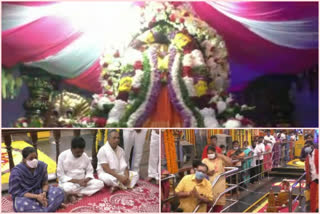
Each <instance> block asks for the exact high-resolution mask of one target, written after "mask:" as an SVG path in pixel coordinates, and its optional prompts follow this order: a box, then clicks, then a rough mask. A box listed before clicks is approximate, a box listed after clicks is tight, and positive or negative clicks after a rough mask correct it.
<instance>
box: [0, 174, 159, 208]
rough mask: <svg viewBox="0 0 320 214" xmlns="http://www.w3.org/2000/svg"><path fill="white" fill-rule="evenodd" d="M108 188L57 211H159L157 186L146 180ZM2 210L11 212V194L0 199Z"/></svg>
mask: <svg viewBox="0 0 320 214" xmlns="http://www.w3.org/2000/svg"><path fill="white" fill-rule="evenodd" d="M108 190H109V189H108V188H104V189H102V190H101V191H100V192H98V193H96V194H94V195H93V196H91V197H87V196H85V197H83V198H82V199H81V200H79V201H78V202H77V203H75V204H69V205H67V207H66V208H65V209H59V210H57V212H64V213H66V212H72V213H79V212H87V213H101V212H104V213H105V212H113V213H115V212H134V213H136V212H148V213H149V212H159V187H158V186H157V185H154V184H151V183H149V182H147V181H143V180H140V181H138V183H137V186H136V187H135V188H134V189H132V190H121V191H117V192H115V193H113V194H110V193H109V192H108ZM1 209H2V212H13V207H12V199H11V196H9V195H7V196H4V197H2V199H1Z"/></svg>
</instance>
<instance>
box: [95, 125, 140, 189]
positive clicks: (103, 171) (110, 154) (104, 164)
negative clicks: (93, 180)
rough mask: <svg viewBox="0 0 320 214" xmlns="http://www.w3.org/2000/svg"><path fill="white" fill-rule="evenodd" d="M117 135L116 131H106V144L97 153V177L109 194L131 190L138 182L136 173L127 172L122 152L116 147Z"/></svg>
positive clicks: (118, 139)
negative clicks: (108, 189)
mask: <svg viewBox="0 0 320 214" xmlns="http://www.w3.org/2000/svg"><path fill="white" fill-rule="evenodd" d="M119 141H120V136H119V133H118V132H117V131H116V130H109V131H108V141H107V143H106V144H105V145H104V146H102V147H101V148H100V149H99V152H98V155H97V157H98V167H97V172H98V177H99V179H100V180H102V181H103V182H104V183H105V184H106V185H107V186H110V187H111V188H110V192H111V193H113V192H114V191H116V190H118V189H119V188H120V189H127V188H133V187H134V186H135V185H136V183H137V182H138V180H139V175H138V173H137V172H134V171H129V169H128V165H127V163H126V160H125V156H124V151H123V149H122V148H121V147H119V146H118V144H119Z"/></svg>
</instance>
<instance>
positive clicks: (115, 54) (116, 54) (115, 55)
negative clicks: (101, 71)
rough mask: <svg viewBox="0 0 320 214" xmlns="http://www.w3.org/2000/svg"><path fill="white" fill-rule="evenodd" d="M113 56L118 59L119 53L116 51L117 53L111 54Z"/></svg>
mask: <svg viewBox="0 0 320 214" xmlns="http://www.w3.org/2000/svg"><path fill="white" fill-rule="evenodd" d="M113 56H114V57H116V58H118V57H120V53H119V51H118V50H117V51H116V52H115V53H114V54H113Z"/></svg>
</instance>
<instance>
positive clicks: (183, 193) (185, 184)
mask: <svg viewBox="0 0 320 214" xmlns="http://www.w3.org/2000/svg"><path fill="white" fill-rule="evenodd" d="M207 172H208V167H207V165H205V164H203V163H201V164H199V165H198V167H197V171H196V173H195V174H191V175H186V176H184V177H183V178H182V179H181V181H180V182H179V184H178V186H177V187H176V189H175V193H176V195H177V196H178V197H179V199H180V205H179V208H180V209H182V210H183V212H193V210H194V209H195V208H196V207H197V205H198V204H199V205H200V208H199V209H198V212H206V211H207V203H211V202H212V199H213V193H212V188H211V183H210V181H208V180H207V179H205V177H206V174H207Z"/></svg>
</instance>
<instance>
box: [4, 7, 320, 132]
mask: <svg viewBox="0 0 320 214" xmlns="http://www.w3.org/2000/svg"><path fill="white" fill-rule="evenodd" d="M136 5H139V7H136ZM2 6H3V13H2V23H3V24H2V53H3V56H2V65H3V66H4V67H6V68H9V67H12V66H14V65H16V64H19V63H22V64H24V65H26V66H31V67H38V68H41V69H43V70H45V71H47V72H49V73H51V74H55V75H58V76H61V77H63V78H64V79H65V81H66V82H67V83H69V84H72V85H75V86H77V87H79V88H82V89H86V90H88V91H91V92H93V93H97V95H94V96H93V99H94V100H93V103H92V106H91V110H92V111H93V115H95V116H99V117H101V116H103V117H105V118H108V122H107V123H108V124H109V125H111V126H119V125H120V126H143V125H145V124H144V123H145V121H146V119H147V118H148V117H150V115H152V112H151V111H152V109H154V106H155V105H156V100H155V98H156V97H157V96H160V97H162V96H163V94H164V93H169V97H170V101H171V103H172V105H173V108H174V109H175V110H176V111H177V113H178V114H180V116H181V118H180V119H178V120H181V121H182V122H181V124H180V126H193V127H194V126H199V127H203V126H207V127H219V126H227V127H237V126H246V125H250V124H251V122H250V121H249V120H247V119H246V118H243V116H242V115H241V114H240V113H241V111H242V110H247V106H246V105H243V106H242V107H241V105H239V104H235V103H234V101H233V99H232V97H231V96H228V94H227V93H226V90H229V91H235V90H241V89H242V88H243V87H245V86H246V84H247V83H248V82H249V81H250V80H252V79H254V78H256V77H258V76H261V75H264V74H268V73H298V72H301V71H302V70H303V69H305V68H309V67H311V66H313V65H314V64H317V60H318V50H317V48H318V4H316V3H313V2H303V3H302V2H223V1H209V2H190V3H181V2H180V3H177V2H172V4H169V3H151V4H147V5H143V4H141V3H136V4H135V3H133V4H132V3H129V2H90V3H87V2H77V3H73V2H45V3H44V2H6V3H3V5H2ZM137 8H140V9H141V8H142V10H143V14H142V17H143V18H144V20H143V21H142V22H137V21H136V20H140V19H138V18H137V17H140V15H141V14H140V12H141V11H140V9H138V10H137ZM177 8H178V9H177ZM169 10H170V11H169ZM171 10H172V11H173V14H172V15H170V16H169V15H168V11H169V12H170V13H171ZM93 11H94V12H93ZM154 14H157V15H156V16H155V15H154ZM197 17H198V18H197ZM201 20H203V21H201ZM155 23H157V24H158V23H160V24H158V25H157V26H153V24H155ZM141 24H142V25H141ZM124 26H125V27H124ZM137 30H138V32H137ZM132 38H134V39H133V40H132ZM128 47H130V48H128ZM106 50H107V51H106ZM115 50H119V51H115ZM262 50H263V51H262ZM110 53H111V54H110ZM166 53H167V54H166ZM227 59H228V61H227ZM180 64H181V68H180ZM180 69H182V71H181V72H180V71H179V70H180ZM207 69H208V70H207ZM229 70H230V71H231V73H229ZM118 71H120V72H118ZM147 71H149V72H147ZM230 78H231V83H230V81H229V80H230ZM161 83H163V84H167V85H168V87H167V90H168V92H162V89H161V88H162V87H161ZM159 93H160V94H159ZM229 104H230V105H229ZM99 111H100V112H99ZM101 111H102V112H101ZM216 116H217V118H216ZM219 116H220V117H219ZM204 118H209V119H207V120H204ZM210 118H211V119H210ZM216 119H218V120H216ZM229 119H231V121H232V122H231V123H227V122H228V121H229ZM239 121H240V123H239ZM78 122H79V121H78ZM91 122H92V120H91V119H83V120H81V121H80V123H79V124H78V125H85V126H88V125H90V124H91ZM229 122H230V121H229ZM235 122H236V123H235ZM99 124H101V121H100V122H99ZM102 124H104V123H102ZM95 125H96V124H95Z"/></svg>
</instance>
